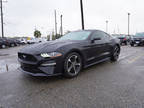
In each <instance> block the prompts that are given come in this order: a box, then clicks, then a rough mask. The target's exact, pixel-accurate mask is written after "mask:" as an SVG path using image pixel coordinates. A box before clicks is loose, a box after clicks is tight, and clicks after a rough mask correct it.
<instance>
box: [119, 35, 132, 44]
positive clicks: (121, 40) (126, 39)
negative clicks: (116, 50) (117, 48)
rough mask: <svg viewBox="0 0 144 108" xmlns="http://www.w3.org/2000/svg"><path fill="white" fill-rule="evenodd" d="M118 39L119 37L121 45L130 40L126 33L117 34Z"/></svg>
mask: <svg viewBox="0 0 144 108" xmlns="http://www.w3.org/2000/svg"><path fill="white" fill-rule="evenodd" d="M118 39H120V44H121V45H123V44H125V45H127V44H128V43H129V41H130V38H129V36H126V35H120V36H118Z"/></svg>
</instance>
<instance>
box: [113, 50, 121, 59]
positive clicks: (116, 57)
mask: <svg viewBox="0 0 144 108" xmlns="http://www.w3.org/2000/svg"><path fill="white" fill-rule="evenodd" d="M119 54H120V49H119V47H115V50H114V59H115V60H117V59H118V58H119Z"/></svg>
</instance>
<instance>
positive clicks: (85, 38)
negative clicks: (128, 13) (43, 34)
mask: <svg viewBox="0 0 144 108" xmlns="http://www.w3.org/2000/svg"><path fill="white" fill-rule="evenodd" d="M119 43H120V42H119V40H118V39H114V38H112V37H111V36H110V35H109V34H107V33H105V32H102V31H99V30H82V31H75V32H71V33H68V34H66V35H64V36H63V37H61V38H60V39H58V40H55V41H50V42H46V43H40V44H35V45H32V46H28V47H26V48H23V49H21V50H20V51H19V52H18V60H19V62H20V64H21V67H20V70H21V71H22V72H24V73H27V74H30V75H32V76H54V75H61V74H62V75H64V76H66V77H69V78H71V77H75V76H77V75H78V74H79V72H80V71H81V69H82V68H86V67H88V66H91V65H94V64H96V63H99V62H102V61H105V60H108V59H110V60H112V61H117V59H118V57H119V54H120V45H119Z"/></svg>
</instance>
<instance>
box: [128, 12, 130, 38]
mask: <svg viewBox="0 0 144 108" xmlns="http://www.w3.org/2000/svg"><path fill="white" fill-rule="evenodd" d="M129 35H130V13H128V36H129Z"/></svg>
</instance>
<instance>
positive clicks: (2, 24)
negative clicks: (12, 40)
mask: <svg viewBox="0 0 144 108" xmlns="http://www.w3.org/2000/svg"><path fill="white" fill-rule="evenodd" d="M0 8H1V32H2V38H4V23H3V1H2V0H0Z"/></svg>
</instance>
